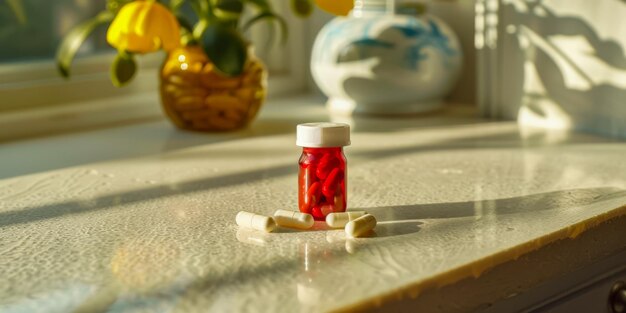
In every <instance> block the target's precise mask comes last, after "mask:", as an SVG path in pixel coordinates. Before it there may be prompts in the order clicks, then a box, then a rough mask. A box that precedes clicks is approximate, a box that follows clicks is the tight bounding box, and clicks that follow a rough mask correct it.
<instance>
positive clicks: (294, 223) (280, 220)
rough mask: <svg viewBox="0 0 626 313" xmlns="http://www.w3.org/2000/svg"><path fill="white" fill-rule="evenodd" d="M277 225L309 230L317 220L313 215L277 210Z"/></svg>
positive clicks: (275, 213)
mask: <svg viewBox="0 0 626 313" xmlns="http://www.w3.org/2000/svg"><path fill="white" fill-rule="evenodd" d="M274 220H275V221H276V224H278V225H279V226H284V227H291V228H299V229H309V228H311V227H313V224H314V223H315V219H313V215H311V214H307V213H300V212H295V211H287V210H276V212H274Z"/></svg>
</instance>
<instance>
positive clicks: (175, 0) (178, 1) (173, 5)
mask: <svg viewBox="0 0 626 313" xmlns="http://www.w3.org/2000/svg"><path fill="white" fill-rule="evenodd" d="M185 1H186V0H170V9H172V12H174V13H177V12H178V11H179V10H180V7H182V6H183V4H185Z"/></svg>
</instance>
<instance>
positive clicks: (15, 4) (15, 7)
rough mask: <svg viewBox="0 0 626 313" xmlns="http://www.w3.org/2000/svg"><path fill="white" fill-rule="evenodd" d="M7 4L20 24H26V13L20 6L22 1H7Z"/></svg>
mask: <svg viewBox="0 0 626 313" xmlns="http://www.w3.org/2000/svg"><path fill="white" fill-rule="evenodd" d="M7 3H8V4H9V7H10V8H11V10H12V11H13V14H15V17H17V20H18V21H19V22H20V24H22V25H24V24H26V13H25V11H24V6H23V5H22V0H7Z"/></svg>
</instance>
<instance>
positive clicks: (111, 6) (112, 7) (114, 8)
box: [107, 0, 133, 14]
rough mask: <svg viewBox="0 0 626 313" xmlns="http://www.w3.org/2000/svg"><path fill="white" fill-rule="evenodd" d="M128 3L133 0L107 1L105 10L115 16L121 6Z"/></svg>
mask: <svg viewBox="0 0 626 313" xmlns="http://www.w3.org/2000/svg"><path fill="white" fill-rule="evenodd" d="M130 2H133V0H107V10H109V11H110V12H111V13H116V14H117V12H119V11H120V9H121V8H122V7H123V6H125V5H126V4H128V3H130Z"/></svg>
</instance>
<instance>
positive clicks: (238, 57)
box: [201, 24, 248, 76]
mask: <svg viewBox="0 0 626 313" xmlns="http://www.w3.org/2000/svg"><path fill="white" fill-rule="evenodd" d="M201 44H202V48H203V49H204V52H205V53H206V54H207V56H208V57H209V59H211V61H212V62H213V63H214V64H215V67H216V68H217V69H218V70H219V71H220V72H222V73H223V74H225V75H228V76H237V75H240V74H241V73H242V72H243V70H244V66H245V65H246V61H247V60H248V50H247V49H248V48H247V45H246V43H245V41H244V40H243V38H241V35H240V34H239V33H238V32H237V31H236V30H234V29H232V28H230V27H224V26H220V25H218V24H211V25H209V26H208V27H207V28H206V30H205V31H204V34H203V35H202V40H201Z"/></svg>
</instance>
